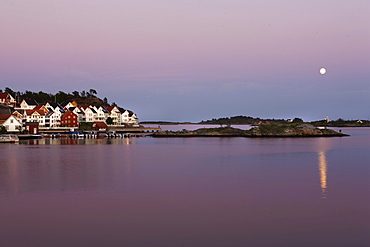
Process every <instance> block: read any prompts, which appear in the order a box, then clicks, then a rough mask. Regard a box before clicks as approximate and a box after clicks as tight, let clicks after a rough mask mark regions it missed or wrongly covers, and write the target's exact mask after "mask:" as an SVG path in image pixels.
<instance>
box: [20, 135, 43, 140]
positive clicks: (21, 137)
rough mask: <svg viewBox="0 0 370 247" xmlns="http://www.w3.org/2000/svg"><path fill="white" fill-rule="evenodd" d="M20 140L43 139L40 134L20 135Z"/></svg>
mask: <svg viewBox="0 0 370 247" xmlns="http://www.w3.org/2000/svg"><path fill="white" fill-rule="evenodd" d="M18 138H19V139H21V140H30V139H41V138H42V135H39V134H21V135H18Z"/></svg>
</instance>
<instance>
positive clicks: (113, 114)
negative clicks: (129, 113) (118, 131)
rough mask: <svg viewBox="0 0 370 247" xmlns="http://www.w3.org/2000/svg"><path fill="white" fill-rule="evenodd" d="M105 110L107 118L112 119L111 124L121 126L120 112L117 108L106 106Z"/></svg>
mask: <svg viewBox="0 0 370 247" xmlns="http://www.w3.org/2000/svg"><path fill="white" fill-rule="evenodd" d="M106 110H107V111H108V113H109V115H108V117H110V118H111V119H112V122H113V125H120V124H121V121H122V120H121V115H122V113H121V111H120V110H119V109H118V107H117V106H108V107H107V108H106Z"/></svg>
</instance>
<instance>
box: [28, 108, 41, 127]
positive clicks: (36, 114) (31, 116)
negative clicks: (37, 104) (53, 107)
mask: <svg viewBox="0 0 370 247" xmlns="http://www.w3.org/2000/svg"><path fill="white" fill-rule="evenodd" d="M45 117H46V114H45V112H44V111H43V110H25V111H24V114H23V121H24V122H34V123H39V126H45Z"/></svg>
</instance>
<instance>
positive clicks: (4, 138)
mask: <svg viewBox="0 0 370 247" xmlns="http://www.w3.org/2000/svg"><path fill="white" fill-rule="evenodd" d="M16 142H19V138H18V136H17V135H11V134H6V135H0V143H16Z"/></svg>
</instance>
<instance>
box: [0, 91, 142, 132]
mask: <svg viewBox="0 0 370 247" xmlns="http://www.w3.org/2000/svg"><path fill="white" fill-rule="evenodd" d="M0 104H2V105H6V106H8V107H10V108H9V109H12V110H11V112H8V113H1V112H0V127H1V126H4V127H5V128H6V130H7V131H9V132H18V131H21V130H24V129H26V130H29V128H30V126H33V125H37V126H38V128H46V129H58V128H63V127H64V128H66V127H68V128H78V127H79V126H80V123H82V122H85V123H90V124H91V126H92V127H93V129H94V128H95V129H99V128H101V127H102V126H107V125H108V126H109V125H114V126H126V127H127V126H130V127H138V123H139V120H138V118H137V116H136V114H135V113H134V112H132V111H130V110H125V109H122V108H119V107H117V106H108V107H102V106H93V105H80V106H79V105H78V104H77V103H76V102H75V101H66V102H63V103H61V104H59V103H46V104H38V103H37V102H36V101H35V100H32V99H23V100H22V102H20V103H19V102H16V100H15V99H14V98H13V97H12V96H11V95H10V94H8V93H0Z"/></svg>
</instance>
